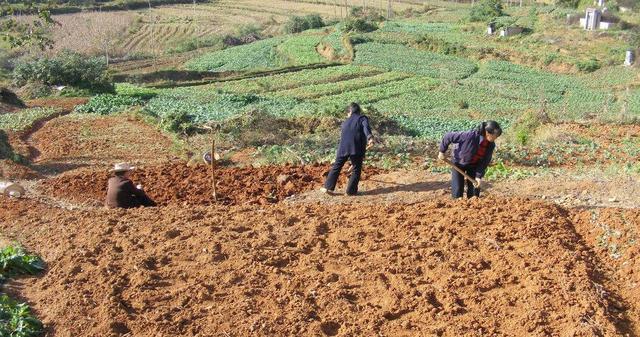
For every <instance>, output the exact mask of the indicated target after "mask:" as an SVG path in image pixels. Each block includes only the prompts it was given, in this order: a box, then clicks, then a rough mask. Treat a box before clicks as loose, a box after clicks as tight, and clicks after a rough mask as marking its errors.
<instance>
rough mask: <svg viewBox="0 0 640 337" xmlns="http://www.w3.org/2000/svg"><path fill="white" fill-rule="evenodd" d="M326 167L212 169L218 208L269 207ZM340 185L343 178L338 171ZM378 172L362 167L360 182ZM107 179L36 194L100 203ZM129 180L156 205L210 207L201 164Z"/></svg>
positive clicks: (100, 174)
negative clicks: (142, 189)
mask: <svg viewBox="0 0 640 337" xmlns="http://www.w3.org/2000/svg"><path fill="white" fill-rule="evenodd" d="M328 171H329V166H328V165H318V164H316V165H306V166H292V165H285V166H264V167H258V168H254V167H244V168H218V169H217V170H216V180H217V184H216V186H217V191H216V192H217V195H218V198H219V200H218V203H220V204H225V205H238V204H261V205H264V204H270V203H276V202H279V201H282V200H284V199H285V198H287V197H289V196H292V195H294V194H299V193H302V192H306V191H309V190H312V189H317V188H320V186H322V183H323V181H324V177H325V176H326V174H327V172H328ZM343 171H344V172H343V175H342V177H341V182H344V181H345V180H346V177H347V173H346V169H345V170H343ZM380 172H382V170H380V169H376V168H373V167H367V169H366V171H365V172H364V173H363V179H367V177H370V176H372V175H376V174H379V173H380ZM109 177H110V174H109V172H108V171H107V169H105V170H102V171H95V170H86V171H80V172H78V171H74V172H70V173H68V174H63V175H60V176H57V177H55V178H52V179H49V180H46V181H44V182H43V183H42V184H41V185H40V189H42V191H43V192H44V193H45V194H47V195H49V196H52V197H55V198H58V199H62V200H65V201H72V202H77V203H83V204H96V205H97V204H101V203H102V202H103V201H104V197H105V195H106V188H107V180H108V179H109ZM132 180H133V181H134V183H136V184H142V185H143V188H144V190H145V191H146V192H147V194H148V195H149V196H150V197H151V198H152V199H153V200H155V201H156V202H157V203H158V204H160V205H168V204H182V205H210V204H213V203H214V202H213V198H212V183H211V169H210V167H209V166H206V165H197V166H187V165H186V164H184V163H182V162H175V163H171V164H166V165H159V166H148V167H141V168H138V169H136V170H135V171H134V173H133V175H132Z"/></svg>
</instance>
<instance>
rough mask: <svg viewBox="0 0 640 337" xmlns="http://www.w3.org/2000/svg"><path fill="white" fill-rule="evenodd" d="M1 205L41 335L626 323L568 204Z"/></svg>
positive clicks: (466, 331) (515, 332) (16, 285)
mask: <svg viewBox="0 0 640 337" xmlns="http://www.w3.org/2000/svg"><path fill="white" fill-rule="evenodd" d="M496 205H499V206H496ZM0 208H1V209H3V210H7V211H3V212H0V230H2V233H5V235H10V237H9V238H10V239H11V238H13V239H16V238H19V240H20V241H21V242H22V243H23V244H24V245H25V246H26V247H27V249H30V250H32V251H34V252H36V253H38V254H40V255H41V256H42V257H43V258H44V260H45V261H47V263H48V270H47V271H46V272H45V273H44V274H43V275H41V276H37V277H33V278H24V279H20V280H17V281H12V282H10V283H9V284H8V286H7V288H8V290H9V292H10V293H12V294H14V295H15V294H17V295H19V296H20V297H21V298H23V299H25V300H26V301H27V302H28V303H29V304H30V305H31V306H32V308H33V309H34V311H35V314H36V315H37V316H38V317H40V318H41V319H42V321H43V322H44V324H45V327H46V333H45V335H44V336H45V337H52V336H202V337H204V336H212V337H213V336H624V335H625V334H627V333H628V334H629V335H631V332H630V330H628V327H629V323H628V322H627V321H626V319H627V317H625V315H624V313H622V312H619V311H618V310H619V309H616V306H615V303H613V304H612V303H611V302H610V301H609V300H610V299H611V298H612V297H613V296H612V295H615V294H613V293H612V290H610V289H607V288H606V287H604V286H603V285H602V281H601V280H600V277H601V274H600V271H599V270H598V267H597V266H596V264H595V263H594V260H595V257H594V255H593V252H592V251H591V250H590V249H589V248H588V247H587V246H586V245H585V243H584V242H583V241H582V238H581V237H580V236H579V235H578V234H577V233H576V232H575V230H574V227H573V225H572V224H571V222H570V221H569V220H568V215H567V212H566V211H565V210H563V209H561V208H559V207H557V206H554V205H550V204H545V203H541V202H534V201H529V200H525V199H492V198H487V199H475V200H471V201H450V200H448V199H442V200H432V201H427V202H424V203H420V204H414V205H411V206H406V205H372V207H362V206H360V207H353V205H343V206H339V205H334V206H331V207H327V206H324V205H315V204H306V205H305V204H298V205H291V204H285V203H283V204H278V205H273V206H266V207H262V206H208V207H204V206H193V207H180V206H178V205H173V206H168V207H164V208H146V209H135V210H129V211H125V210H105V209H102V208H96V209H86V210H76V211H68V210H63V209H59V208H48V207H47V206H43V205H41V204H37V203H35V202H33V201H28V200H27V201H16V200H8V199H3V198H0Z"/></svg>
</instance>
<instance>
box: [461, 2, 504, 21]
mask: <svg viewBox="0 0 640 337" xmlns="http://www.w3.org/2000/svg"><path fill="white" fill-rule="evenodd" d="M504 15H505V14H504V8H503V6H502V0H481V1H480V2H479V3H478V4H477V5H475V6H473V7H472V8H471V12H469V20H470V21H474V22H478V21H487V22H488V21H491V20H493V19H495V18H497V17H499V16H504Z"/></svg>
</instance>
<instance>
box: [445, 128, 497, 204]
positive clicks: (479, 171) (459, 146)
mask: <svg viewBox="0 0 640 337" xmlns="http://www.w3.org/2000/svg"><path fill="white" fill-rule="evenodd" d="M501 134H502V129H501V128H500V125H499V124H498V122H496V121H487V122H482V123H481V124H480V126H479V127H478V128H477V129H474V130H470V131H463V132H449V133H447V134H446V135H444V138H443V139H442V143H441V144H440V153H438V158H439V159H440V160H444V158H445V154H444V153H445V152H446V151H447V149H448V148H449V144H455V147H454V150H453V164H454V165H456V166H457V167H459V168H460V169H462V170H463V171H464V172H465V173H467V174H468V175H469V176H470V177H472V178H475V180H476V184H477V188H478V190H477V189H476V187H474V184H473V183H472V182H470V181H467V198H471V197H473V196H478V197H479V196H480V191H479V188H480V185H481V184H482V177H484V174H485V172H486V170H487V166H489V163H490V162H491V157H492V156H493V150H494V149H495V147H496V144H495V143H494V142H495V140H496V139H497V138H498V137H500V135H501ZM464 180H465V178H464V176H463V175H462V174H460V173H459V172H458V171H456V170H454V169H451V195H452V197H453V198H454V199H457V198H462V192H463V190H464Z"/></svg>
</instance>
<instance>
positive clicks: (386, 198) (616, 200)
mask: <svg viewBox="0 0 640 337" xmlns="http://www.w3.org/2000/svg"><path fill="white" fill-rule="evenodd" d="M449 179H450V177H449V174H433V173H429V172H425V171H414V170H409V171H394V172H390V173H387V174H382V175H376V176H374V177H372V178H371V179H369V180H367V181H364V182H363V183H362V184H361V188H360V193H361V196H359V197H358V198H355V199H354V198H350V197H348V196H344V195H338V196H328V195H325V194H322V193H320V192H319V191H311V192H309V193H307V194H303V195H299V196H297V197H296V198H294V199H292V201H297V202H323V203H337V204H340V203H352V202H357V203H383V204H403V203H405V204H406V203H409V204H411V203H416V202H421V201H425V200H430V199H434V198H439V197H445V196H449V195H450V187H449ZM340 188H342V187H339V188H338V190H337V191H341V190H340ZM482 191H483V192H482V195H483V196H500V197H522V198H531V199H539V200H548V201H551V202H554V203H556V204H558V205H561V206H566V207H572V208H573V207H578V208H593V207H616V208H637V207H638V195H640V179H638V177H634V176H628V175H621V176H609V177H603V176H600V177H597V178H594V177H592V176H573V177H572V176H571V175H570V174H564V175H560V174H559V173H556V174H548V175H543V176H540V177H530V178H526V179H521V180H499V181H496V182H490V181H489V182H485V184H484V185H483V187H482Z"/></svg>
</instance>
